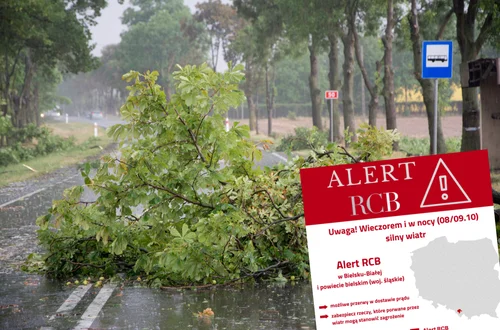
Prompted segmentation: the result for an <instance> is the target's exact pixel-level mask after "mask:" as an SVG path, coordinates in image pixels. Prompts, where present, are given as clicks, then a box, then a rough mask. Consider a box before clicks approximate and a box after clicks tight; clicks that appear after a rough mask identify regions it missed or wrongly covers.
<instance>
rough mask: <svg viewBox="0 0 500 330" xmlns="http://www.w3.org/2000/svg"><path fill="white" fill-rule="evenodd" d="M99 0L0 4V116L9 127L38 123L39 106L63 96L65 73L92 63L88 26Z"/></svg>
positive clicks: (94, 64)
mask: <svg viewBox="0 0 500 330" xmlns="http://www.w3.org/2000/svg"><path fill="white" fill-rule="evenodd" d="M105 5H106V1H103V0H85V1H81V0H58V1H53V0H25V1H17V0H5V1H2V2H1V3H0V13H1V19H0V32H1V34H0V104H1V116H2V117H4V118H6V117H7V116H8V117H9V118H10V120H11V122H12V125H13V127H15V128H23V127H26V126H27V125H28V124H37V125H38V119H39V117H40V116H39V114H40V112H42V111H43V110H47V109H50V108H53V107H54V106H55V104H56V103H61V102H63V101H64V100H62V99H61V98H58V97H57V94H56V89H57V85H58V84H59V83H60V82H61V81H62V75H63V74H64V73H78V72H81V71H89V70H91V69H93V68H95V67H97V64H98V63H97V61H96V59H95V58H94V57H93V56H92V55H91V50H92V47H91V45H90V40H91V34H90V31H89V26H90V25H92V24H95V21H94V19H95V18H96V17H97V16H99V15H100V11H101V9H102V8H104V7H105Z"/></svg>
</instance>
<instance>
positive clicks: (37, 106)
mask: <svg viewBox="0 0 500 330" xmlns="http://www.w3.org/2000/svg"><path fill="white" fill-rule="evenodd" d="M39 89H40V83H39V82H38V81H37V82H35V88H34V90H33V116H34V118H33V119H34V121H33V122H34V123H35V124H36V126H37V127H39V126H40V99H39Z"/></svg>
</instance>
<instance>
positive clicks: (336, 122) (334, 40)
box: [328, 31, 342, 142]
mask: <svg viewBox="0 0 500 330" xmlns="http://www.w3.org/2000/svg"><path fill="white" fill-rule="evenodd" d="M328 41H329V42H330V53H329V54H328V59H329V64H330V72H329V73H328V80H329V82H330V89H331V90H336V91H338V90H339V89H340V87H341V85H342V83H341V82H340V79H339V78H340V77H339V55H340V54H339V49H338V43H339V36H338V34H337V33H336V32H335V31H332V32H331V33H330V34H329V35H328ZM332 126H333V141H332V142H338V141H339V140H340V138H341V134H340V114H339V104H338V101H337V100H335V101H333V123H332ZM328 136H330V135H328Z"/></svg>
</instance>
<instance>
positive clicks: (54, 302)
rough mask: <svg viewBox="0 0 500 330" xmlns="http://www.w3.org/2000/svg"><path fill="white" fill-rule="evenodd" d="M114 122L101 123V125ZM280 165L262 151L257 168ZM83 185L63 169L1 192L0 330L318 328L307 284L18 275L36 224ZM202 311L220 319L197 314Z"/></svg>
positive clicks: (283, 158)
mask: <svg viewBox="0 0 500 330" xmlns="http://www.w3.org/2000/svg"><path fill="white" fill-rule="evenodd" d="M61 120H64V118H63V117H62V118H61ZM70 120H78V121H82V122H85V121H88V122H92V121H91V120H89V119H86V118H70ZM115 123H116V121H112V120H106V119H103V120H100V121H99V125H100V126H102V127H108V126H110V125H113V124H115ZM283 161H286V156H285V155H283V154H280V153H274V152H264V154H263V159H262V161H261V162H259V163H258V164H257V165H259V166H270V165H273V164H276V163H277V162H283ZM81 184H83V181H82V179H81V177H80V175H79V173H78V170H77V169H76V168H65V169H60V170H58V171H56V172H54V173H51V174H49V175H46V176H44V177H42V178H38V179H36V180H31V181H29V182H24V183H16V184H13V185H10V186H9V187H6V188H3V189H0V225H1V228H2V229H1V231H0V329H45V330H48V329H183V330H184V329H234V330H237V329H241V330H243V329H314V311H313V309H312V305H313V304H312V292H311V288H310V284H308V283H298V284H295V285H291V284H287V285H286V286H274V285H263V286H257V287H253V286H252V287H242V288H229V289H228V288H218V289H217V290H206V291H190V290H188V291H178V290H173V291H171V292H168V291H167V292H165V291H160V290H154V289H149V288H144V287H142V286H141V283H139V282H137V283H135V285H133V286H127V287H119V286H117V284H111V283H108V284H105V285H104V286H103V287H102V288H96V287H94V286H91V285H86V286H85V285H71V286H67V285H66V284H65V283H61V282H60V281H57V280H50V279H47V278H45V277H42V276H37V275H28V274H25V273H23V272H20V271H19V270H16V269H18V266H19V265H20V264H21V263H22V262H23V260H25V258H26V257H27V256H28V255H29V253H31V252H40V249H39V247H38V246H37V244H36V230H37V227H36V225H35V220H36V218H37V217H38V216H40V215H43V214H45V213H46V211H47V209H48V208H49V207H50V206H51V204H52V201H53V200H54V199H60V198H61V197H62V193H63V191H64V189H66V188H68V187H71V186H74V185H81ZM85 198H89V199H90V198H91V196H90V195H88V193H87V195H86V196H84V199H85ZM205 308H212V309H213V310H214V312H215V313H216V315H215V318H213V319H205V318H200V317H197V316H195V315H196V314H197V313H198V312H201V311H203V310H204V309H205Z"/></svg>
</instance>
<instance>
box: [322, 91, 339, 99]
mask: <svg viewBox="0 0 500 330" xmlns="http://www.w3.org/2000/svg"><path fill="white" fill-rule="evenodd" d="M338 98H339V91H325V99H327V100H336V99H338Z"/></svg>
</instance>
